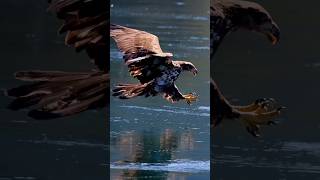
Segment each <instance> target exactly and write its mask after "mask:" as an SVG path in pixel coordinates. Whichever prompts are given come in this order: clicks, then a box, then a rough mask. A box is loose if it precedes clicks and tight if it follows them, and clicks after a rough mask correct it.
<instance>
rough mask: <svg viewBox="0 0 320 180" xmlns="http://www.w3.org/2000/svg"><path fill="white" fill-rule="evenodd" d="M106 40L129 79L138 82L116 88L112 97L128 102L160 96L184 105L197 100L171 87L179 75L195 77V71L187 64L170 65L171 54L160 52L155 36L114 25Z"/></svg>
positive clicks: (176, 62) (189, 63)
mask: <svg viewBox="0 0 320 180" xmlns="http://www.w3.org/2000/svg"><path fill="white" fill-rule="evenodd" d="M110 36H111V37H112V38H113V39H114V40H115V41H116V43H117V46H118V48H119V50H120V51H121V52H122V53H123V59H124V60H125V63H126V65H127V66H128V68H129V72H130V74H131V76H133V77H135V78H137V79H138V80H139V81H140V84H119V85H117V86H116V88H115V89H113V96H117V97H119V98H120V99H129V98H133V97H137V96H145V97H148V96H156V95H158V94H163V97H164V98H165V99H167V100H168V101H170V102H177V101H179V100H186V102H187V103H188V104H190V103H191V102H192V101H195V100H196V99H197V97H196V96H195V95H194V94H193V93H189V94H186V95H183V94H182V93H180V91H179V90H178V88H177V86H176V85H175V83H174V82H175V81H176V80H177V79H178V77H179V75H180V73H181V72H182V71H190V72H192V73H193V74H194V75H196V74H197V72H198V71H197V69H196V67H195V66H194V65H193V64H192V63H191V62H187V61H174V60H173V58H172V57H173V55H172V54H171V53H165V52H163V51H162V49H161V47H160V44H159V39H158V37H157V36H155V35H153V34H150V33H147V32H145V31H140V30H136V29H132V28H127V27H124V26H119V25H114V24H111V25H110Z"/></svg>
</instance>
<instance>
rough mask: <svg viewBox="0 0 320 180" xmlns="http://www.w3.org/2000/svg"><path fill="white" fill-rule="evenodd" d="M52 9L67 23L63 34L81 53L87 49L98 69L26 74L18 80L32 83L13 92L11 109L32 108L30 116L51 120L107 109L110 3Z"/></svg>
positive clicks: (72, 2) (73, 2)
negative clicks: (91, 110) (97, 109)
mask: <svg viewBox="0 0 320 180" xmlns="http://www.w3.org/2000/svg"><path fill="white" fill-rule="evenodd" d="M49 3H50V6H49V10H50V11H52V12H54V13H56V15H57V17H58V18H59V19H62V20H63V21H64V24H63V25H62V26H61V28H60V31H59V32H60V33H66V34H67V35H66V38H65V43H66V45H69V46H71V47H74V48H75V49H76V51H77V52H79V51H82V50H85V51H86V52H87V54H88V56H89V57H90V58H91V59H92V60H93V62H94V64H95V65H96V67H97V70H94V71H91V72H85V73H82V72H80V73H70V72H60V71H23V72H17V73H16V75H15V76H16V78H17V79H19V80H22V81H28V82H30V83H29V84H26V85H23V86H20V87H17V88H13V89H9V90H7V91H6V94H7V95H8V96H10V97H13V98H14V100H13V101H12V103H11V104H9V106H8V108H10V109H12V110H19V109H23V108H31V110H30V111H29V116H31V117H33V118H36V119H51V118H58V117H64V116H68V115H73V114H76V113H79V112H82V111H85V110H87V109H92V108H98V107H105V106H106V105H107V104H108V102H109V74H108V73H109V61H108V58H109V57H108V54H109V48H108V46H107V45H106V41H107V40H106V38H107V34H108V24H109V23H108V18H107V17H108V14H109V4H108V2H107V1H105V0H89V1H88V0H49Z"/></svg>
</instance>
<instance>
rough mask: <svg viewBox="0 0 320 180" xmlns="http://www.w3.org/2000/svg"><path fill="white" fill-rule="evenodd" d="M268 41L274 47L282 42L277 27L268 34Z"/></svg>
mask: <svg viewBox="0 0 320 180" xmlns="http://www.w3.org/2000/svg"><path fill="white" fill-rule="evenodd" d="M266 35H267V37H268V39H269V40H270V42H271V44H272V45H276V44H277V43H278V42H279V40H280V30H279V28H278V26H277V25H273V26H272V28H271V29H270V30H269V31H268V32H267V33H266Z"/></svg>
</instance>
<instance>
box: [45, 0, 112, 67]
mask: <svg viewBox="0 0 320 180" xmlns="http://www.w3.org/2000/svg"><path fill="white" fill-rule="evenodd" d="M49 3H50V7H49V10H50V11H52V12H55V13H56V14H57V17H58V18H59V19H62V20H64V24H63V25H62V26H61V28H60V31H59V32H60V33H64V32H67V35H66V38H65V43H66V44H67V45H69V46H72V47H74V48H75V49H76V50H77V51H81V50H86V51H87V53H88V55H89V57H90V58H91V59H93V61H94V63H95V65H96V66H97V67H98V68H99V70H102V71H105V72H106V71H109V62H108V57H106V56H107V55H108V52H109V48H108V46H107V44H106V43H107V41H106V38H107V35H108V33H109V32H108V24H109V22H108V15H109V4H108V1H106V0H49Z"/></svg>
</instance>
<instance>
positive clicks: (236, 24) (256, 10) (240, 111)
mask: <svg viewBox="0 0 320 180" xmlns="http://www.w3.org/2000/svg"><path fill="white" fill-rule="evenodd" d="M210 17H211V19H210V21H211V22H210V24H211V28H210V29H211V33H210V34H211V37H210V38H211V41H210V47H211V61H213V56H214V54H215V53H216V51H217V49H218V47H219V45H220V44H221V42H222V40H223V38H224V37H225V36H226V35H227V34H229V33H231V32H233V31H236V30H238V29H246V30H249V31H255V32H259V33H262V34H264V35H266V36H267V38H268V39H269V40H270V41H271V43H272V44H276V43H277V42H278V41H279V38H280V30H279V28H278V26H277V24H276V23H275V22H274V20H273V19H272V17H271V16H270V14H269V13H268V12H267V11H266V10H265V9H264V8H263V7H262V6H261V5H259V4H257V3H254V2H248V1H241V0H211V7H210ZM211 91H212V94H211V105H212V107H213V108H212V112H211V117H212V125H213V126H214V127H215V126H217V125H218V124H219V123H221V121H222V120H223V119H224V118H229V119H236V118H237V119H241V120H242V122H244V124H245V126H246V128H247V130H248V132H249V133H251V134H252V135H253V136H259V131H260V125H270V124H274V122H273V119H274V118H275V117H276V116H278V115H279V114H280V112H281V110H282V109H283V107H281V106H278V105H277V103H276V102H275V100H274V99H272V98H261V99H258V100H256V101H255V102H253V103H252V104H250V105H247V106H234V105H231V104H230V103H229V102H228V101H227V99H226V98H225V97H224V96H223V95H222V93H221V92H220V91H219V89H218V86H217V84H216V83H215V82H214V80H213V79H212V80H211Z"/></svg>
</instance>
